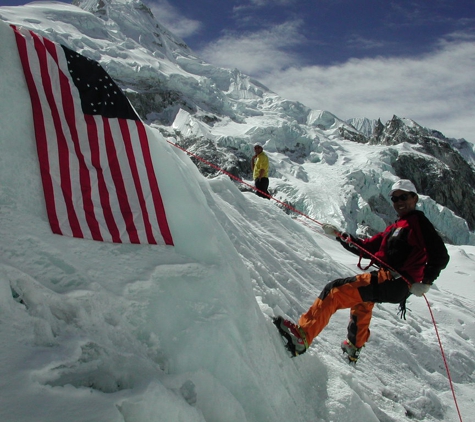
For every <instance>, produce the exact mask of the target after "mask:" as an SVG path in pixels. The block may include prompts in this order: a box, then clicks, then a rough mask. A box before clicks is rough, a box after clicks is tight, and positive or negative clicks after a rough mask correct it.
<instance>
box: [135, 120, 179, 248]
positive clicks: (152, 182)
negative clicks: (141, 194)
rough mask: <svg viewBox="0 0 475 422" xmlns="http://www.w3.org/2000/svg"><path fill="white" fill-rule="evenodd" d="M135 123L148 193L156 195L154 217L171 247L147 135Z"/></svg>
mask: <svg viewBox="0 0 475 422" xmlns="http://www.w3.org/2000/svg"><path fill="white" fill-rule="evenodd" d="M139 123H140V122H136V125H137V130H138V132H139V140H140V144H141V147H142V151H143V160H144V163H145V168H146V170H147V176H148V177H147V180H148V182H149V189H150V191H151V192H152V193H153V192H156V193H157V195H153V205H154V211H155V212H154V215H155V216H156V217H157V223H158V226H159V228H160V233H161V235H162V237H163V239H164V240H165V243H166V244H167V245H173V239H172V234H171V232H170V228H169V227H168V223H167V220H166V217H165V213H162V212H161V210H164V209H165V208H164V206H163V201H162V196H161V195H160V190H159V188H158V182H157V178H156V176H155V171H154V170H153V164H152V158H151V155H150V147H149V145H148V141H147V133H146V131H145V126H144V125H142V124H139Z"/></svg>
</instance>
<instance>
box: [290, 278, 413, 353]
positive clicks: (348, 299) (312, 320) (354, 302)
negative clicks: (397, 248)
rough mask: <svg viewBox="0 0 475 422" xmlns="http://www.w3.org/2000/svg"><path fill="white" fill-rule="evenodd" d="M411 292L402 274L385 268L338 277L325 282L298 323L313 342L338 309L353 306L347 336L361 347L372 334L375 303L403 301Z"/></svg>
mask: <svg viewBox="0 0 475 422" xmlns="http://www.w3.org/2000/svg"><path fill="white" fill-rule="evenodd" d="M408 292H409V287H408V285H407V283H406V282H405V281H404V280H403V279H402V278H393V276H392V275H391V273H390V272H389V271H386V270H384V269H380V270H379V271H373V272H371V273H365V274H359V275H357V276H355V277H350V278H342V279H337V280H334V281H332V282H330V283H328V284H327V285H326V286H325V288H324V289H323V291H322V292H321V293H320V296H318V298H317V299H316V300H315V302H314V303H313V305H312V306H311V307H310V309H309V310H308V311H307V312H306V313H304V314H303V315H302V316H301V317H300V319H299V325H300V327H301V328H303V330H304V331H305V334H306V336H307V341H308V343H309V344H310V343H311V342H312V340H313V339H314V338H315V337H317V336H318V334H320V332H321V331H322V330H323V329H324V328H325V327H326V326H327V324H328V322H329V321H330V318H331V316H332V315H333V314H334V313H335V312H336V311H337V310H339V309H346V308H350V322H349V324H348V340H350V341H351V342H352V343H353V344H354V345H355V346H356V347H362V346H363V345H364V344H365V343H366V341H367V340H368V338H369V335H370V330H369V325H370V322H371V317H372V312H373V307H374V304H375V303H376V302H388V303H400V302H401V301H403V300H404V299H405V298H406V297H407V295H408Z"/></svg>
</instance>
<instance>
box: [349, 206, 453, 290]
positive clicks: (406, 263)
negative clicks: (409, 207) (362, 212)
mask: <svg viewBox="0 0 475 422" xmlns="http://www.w3.org/2000/svg"><path fill="white" fill-rule="evenodd" d="M352 241H353V242H354V243H356V244H357V245H358V246H360V247H361V248H362V249H364V250H365V251H367V252H369V253H371V254H372V255H374V256H376V257H377V258H378V259H377V260H375V259H374V258H373V257H371V256H369V255H368V254H365V253H364V251H362V250H360V249H359V248H358V250H355V248H354V246H353V247H351V244H350V245H348V244H346V243H344V242H342V244H343V246H345V248H346V249H348V250H349V251H351V252H353V253H357V254H359V255H360V256H362V257H363V258H368V259H371V260H372V264H375V265H377V266H379V267H384V264H383V263H386V264H387V265H388V268H389V269H393V270H396V271H397V272H398V273H399V274H401V275H402V276H404V277H406V278H408V280H409V281H411V282H416V283H418V282H421V281H422V282H424V283H427V284H432V283H433V282H434V280H435V279H436V278H437V277H438V276H439V274H440V272H441V271H442V270H443V269H444V268H445V267H446V266H447V264H448V262H449V254H448V253H447V248H446V247H445V245H444V242H443V240H442V239H441V237H440V236H439V235H438V233H437V231H436V230H435V228H434V226H433V225H432V223H431V222H430V221H429V220H428V219H427V217H426V216H425V215H424V213H423V212H422V211H412V212H410V213H408V214H407V215H405V216H403V217H401V218H399V219H398V220H397V221H396V222H395V223H394V224H391V225H390V226H388V227H387V228H386V230H385V231H384V232H381V233H378V234H376V235H374V236H373V237H371V238H368V239H356V238H353V237H352Z"/></svg>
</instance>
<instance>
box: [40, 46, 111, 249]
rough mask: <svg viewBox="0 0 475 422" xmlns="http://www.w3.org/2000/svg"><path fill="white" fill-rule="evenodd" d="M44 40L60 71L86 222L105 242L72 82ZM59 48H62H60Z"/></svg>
mask: <svg viewBox="0 0 475 422" xmlns="http://www.w3.org/2000/svg"><path fill="white" fill-rule="evenodd" d="M43 40H44V42H45V46H46V49H47V51H48V52H49V53H50V54H51V56H52V57H53V59H54V60H55V62H56V64H57V66H58V68H59V69H60V73H59V82H60V87H61V98H62V111H63V114H64V117H65V119H66V122H67V125H68V128H69V132H70V134H71V141H72V143H73V146H74V151H75V153H76V156H77V159H78V163H79V183H80V188H81V194H82V195H81V196H82V201H83V210H84V216H85V218H86V222H87V225H88V227H89V230H90V232H91V235H92V238H93V239H96V240H104V239H103V237H102V234H101V230H100V227H99V223H98V221H97V218H96V215H95V211H94V203H93V201H92V188H91V176H90V172H89V169H88V165H87V163H86V161H85V158H84V154H83V153H82V151H81V144H80V140H79V136H78V130H77V126H76V118H77V117H76V114H75V108H74V99H73V96H72V93H71V81H70V79H69V78H68V77H67V76H66V74H65V73H64V72H63V70H62V69H61V67H60V64H59V59H58V56H57V50H56V46H57V44H55V43H53V42H52V41H50V40H48V39H45V38H44V39H43ZM58 48H61V47H59V46H58ZM60 51H62V50H60ZM64 71H65V72H66V71H67V72H69V70H67V69H65V70H64ZM80 111H81V116H82V117H80V118H83V114H82V110H80Z"/></svg>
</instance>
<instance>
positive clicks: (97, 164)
mask: <svg viewBox="0 0 475 422" xmlns="http://www.w3.org/2000/svg"><path fill="white" fill-rule="evenodd" d="M84 119H85V121H86V124H87V134H88V140H89V146H90V147H91V164H92V166H93V168H94V169H95V171H96V176H97V186H98V189H99V199H100V202H101V207H102V211H103V214H104V220H105V222H106V225H107V229H108V230H109V232H110V234H111V237H112V241H113V242H115V243H122V240H121V238H120V233H119V229H118V228H117V224H116V222H115V219H114V216H113V214H112V211H111V204H110V198H109V192H108V190H107V185H106V182H105V179H104V174H103V171H102V167H101V154H100V149H99V136H98V133H97V125H96V121H95V120H94V117H93V116H90V115H88V114H85V115H84ZM93 239H94V240H99V239H96V238H94V237H93Z"/></svg>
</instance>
